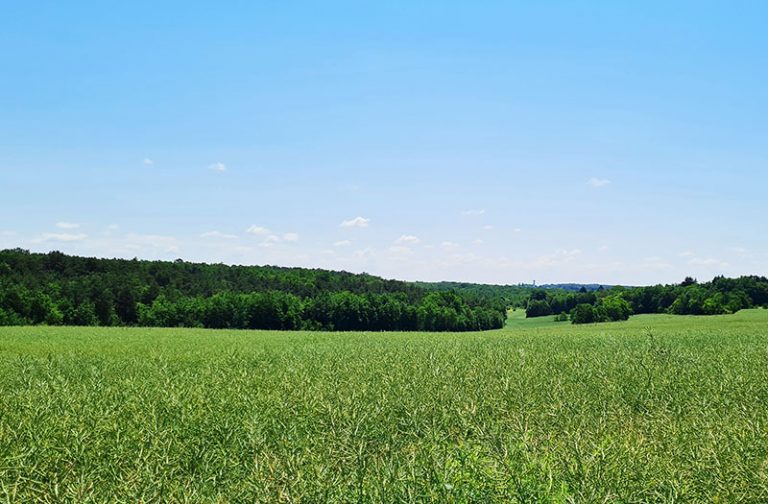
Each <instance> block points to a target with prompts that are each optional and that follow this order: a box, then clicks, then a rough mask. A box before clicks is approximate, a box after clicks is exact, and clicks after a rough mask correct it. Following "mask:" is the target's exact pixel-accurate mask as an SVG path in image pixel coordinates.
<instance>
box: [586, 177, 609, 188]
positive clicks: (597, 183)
mask: <svg viewBox="0 0 768 504" xmlns="http://www.w3.org/2000/svg"><path fill="white" fill-rule="evenodd" d="M587 185H588V186H591V187H595V188H600V187H606V186H609V185H611V181H610V180H608V179H601V178H595V177H592V178H591V179H589V180H588V181H587Z"/></svg>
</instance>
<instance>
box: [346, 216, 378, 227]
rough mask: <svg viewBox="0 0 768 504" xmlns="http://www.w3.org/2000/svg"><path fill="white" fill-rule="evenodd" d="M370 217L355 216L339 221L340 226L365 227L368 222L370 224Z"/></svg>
mask: <svg viewBox="0 0 768 504" xmlns="http://www.w3.org/2000/svg"><path fill="white" fill-rule="evenodd" d="M370 222H371V219H366V218H364V217H355V218H354V219H352V220H346V221H344V222H342V223H341V227H343V228H367V227H368V224H370Z"/></svg>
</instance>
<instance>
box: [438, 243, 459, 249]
mask: <svg viewBox="0 0 768 504" xmlns="http://www.w3.org/2000/svg"><path fill="white" fill-rule="evenodd" d="M440 246H441V247H442V248H443V249H445V250H456V249H458V248H459V244H458V243H453V242H450V241H444V242H443V243H441V244H440Z"/></svg>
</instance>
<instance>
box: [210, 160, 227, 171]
mask: <svg viewBox="0 0 768 504" xmlns="http://www.w3.org/2000/svg"><path fill="white" fill-rule="evenodd" d="M208 168H209V169H210V170H213V171H215V172H219V173H223V172H225V171H227V166H226V165H225V164H224V163H222V162H217V163H213V164H212V165H210V166H208Z"/></svg>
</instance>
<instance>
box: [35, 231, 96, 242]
mask: <svg viewBox="0 0 768 504" xmlns="http://www.w3.org/2000/svg"><path fill="white" fill-rule="evenodd" d="M86 238H88V235H87V234H83V233H79V234H71V233H46V234H44V235H43V237H42V239H41V240H40V241H44V242H45V241H58V242H75V241H82V240H85V239H86Z"/></svg>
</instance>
